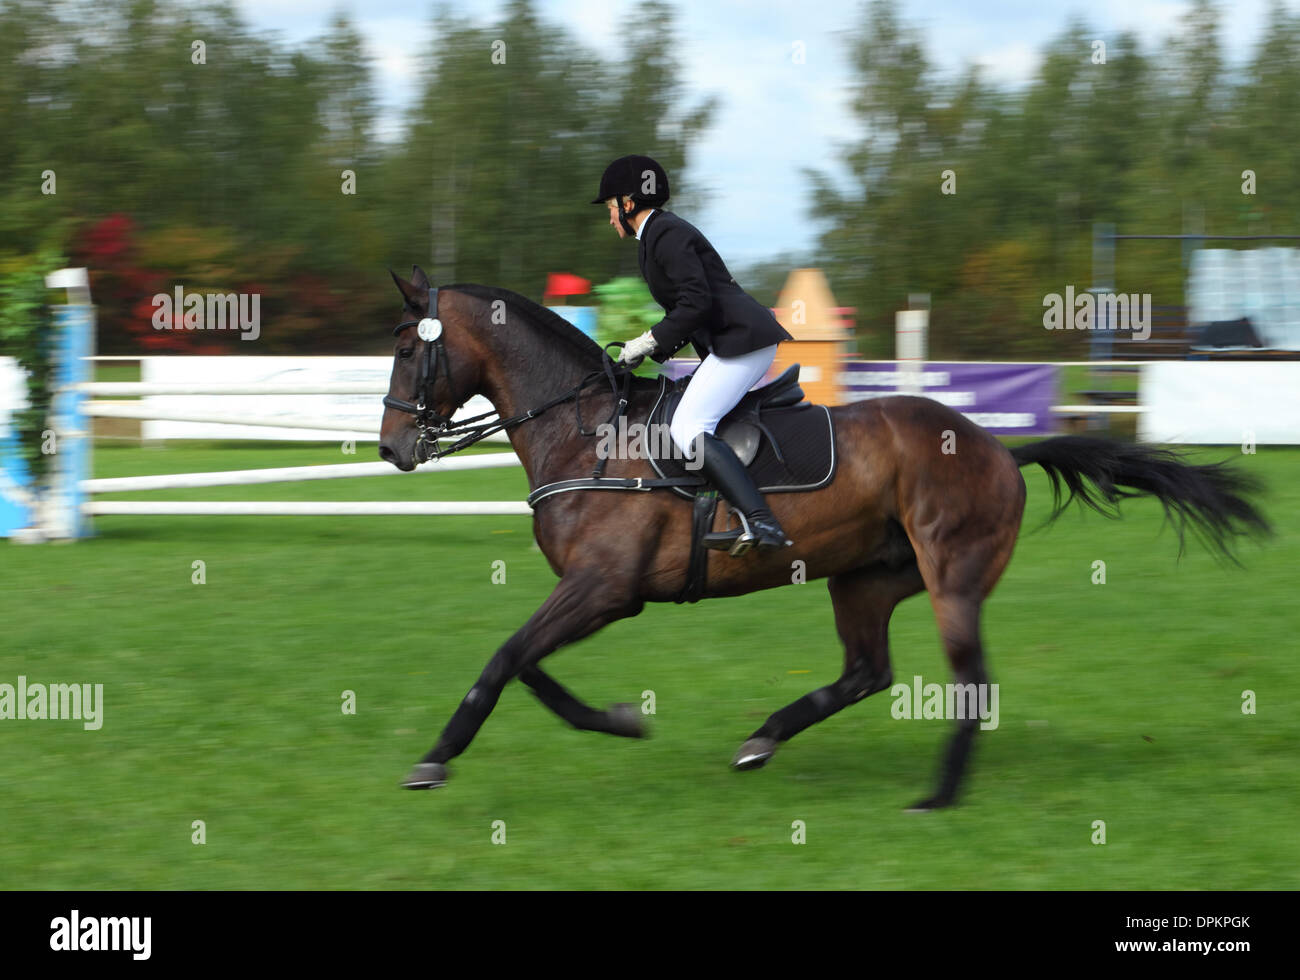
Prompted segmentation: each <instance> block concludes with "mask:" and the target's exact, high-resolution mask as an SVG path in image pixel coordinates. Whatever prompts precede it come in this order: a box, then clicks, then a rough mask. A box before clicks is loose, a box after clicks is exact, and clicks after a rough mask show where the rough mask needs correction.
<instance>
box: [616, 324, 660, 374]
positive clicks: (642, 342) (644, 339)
mask: <svg viewBox="0 0 1300 980" xmlns="http://www.w3.org/2000/svg"><path fill="white" fill-rule="evenodd" d="M657 346H658V344H657V343H656V342H655V337H654V334H652V333H651V332H650V331H649V330H647V331H646V332H645V333H643V334H642V335H641V336H640V337H637V338H636V339H635V340H629V341H628V342H627V343H626V344H624V345H623V353H621V354H619V355H618V363H619V364H626V365H627V366H628V367H636V366H637V365H638V364H640V363H641V361H642V360H643V359H644V358H645V356H646V355H647V354H649V353H651V352H652V351H653V350H654V349H655V347H657Z"/></svg>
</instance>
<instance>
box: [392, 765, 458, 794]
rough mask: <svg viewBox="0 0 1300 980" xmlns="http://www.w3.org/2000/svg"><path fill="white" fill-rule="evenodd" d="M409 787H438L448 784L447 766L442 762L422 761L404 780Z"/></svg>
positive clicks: (403, 783)
mask: <svg viewBox="0 0 1300 980" xmlns="http://www.w3.org/2000/svg"><path fill="white" fill-rule="evenodd" d="M402 785H403V786H404V787H406V788H407V789H437V788H438V787H439V786H445V785H447V767H446V766H444V765H443V764H442V763H441V762H421V763H420V764H419V765H417V766H416V767H415V768H413V769H412V770H411V773H410V775H409V776H407V777H406V778H405V779H404V780H402Z"/></svg>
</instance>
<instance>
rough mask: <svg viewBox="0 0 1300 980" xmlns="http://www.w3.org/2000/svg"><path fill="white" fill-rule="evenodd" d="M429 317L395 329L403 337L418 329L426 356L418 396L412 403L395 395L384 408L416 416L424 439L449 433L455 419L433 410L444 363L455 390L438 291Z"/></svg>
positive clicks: (431, 298) (433, 295)
mask: <svg viewBox="0 0 1300 980" xmlns="http://www.w3.org/2000/svg"><path fill="white" fill-rule="evenodd" d="M428 311H429V312H428V315H427V316H425V317H423V318H422V319H419V320H404V321H402V322H401V323H399V324H398V325H397V326H395V327H394V328H393V336H394V337H396V336H398V335H400V334H401V332H402V331H403V330H405V329H406V328H407V327H415V328H416V334H417V335H418V336H419V338H420V339H421V340H423V341H424V356H423V357H421V358H420V375H419V377H418V378H417V379H416V382H415V393H414V394H413V395H411V401H409V402H408V401H402V399H400V398H394V397H393V396H392V395H385V396H384V407H385V408H392V409H396V410H397V411H399V412H405V413H406V414H407V415H414V416H415V424H416V425H417V426H418V427H419V429H420V433H421V436H423V434H424V432H425V431H426V430H427V429H431V428H440V429H445V428H447V426H448V425H450V424H451V417H450V416H448V415H442V414H439V413H438V412H436V411H434V409H433V386H434V384H435V383H436V382H437V380H438V362H439V361H441V362H442V366H443V372H442V373H443V375H444V376H445V377H446V379H447V387H448V388H450V387H451V363H450V362H449V361H448V359H447V347H446V345H445V344H444V343H443V340H442V321H441V320H439V319H438V287H437V286H430V287H429V305H428Z"/></svg>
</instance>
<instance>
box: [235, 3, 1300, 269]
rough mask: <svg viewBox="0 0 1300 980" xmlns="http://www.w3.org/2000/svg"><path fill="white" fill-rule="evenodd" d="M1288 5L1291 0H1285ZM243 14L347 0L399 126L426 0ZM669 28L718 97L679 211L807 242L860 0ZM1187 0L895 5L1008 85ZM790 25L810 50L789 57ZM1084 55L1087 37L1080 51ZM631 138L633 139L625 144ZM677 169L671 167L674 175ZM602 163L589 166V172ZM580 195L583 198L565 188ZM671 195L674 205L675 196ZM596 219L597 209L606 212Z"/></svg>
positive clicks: (732, 237)
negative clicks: (813, 188) (1079, 26)
mask: <svg viewBox="0 0 1300 980" xmlns="http://www.w3.org/2000/svg"><path fill="white" fill-rule="evenodd" d="M1285 2H1286V5H1287V6H1288V7H1289V8H1291V9H1293V10H1294V9H1295V8H1296V5H1297V3H1300V0H1285ZM239 4H240V6H241V8H242V9H243V12H244V14H245V16H246V18H247V19H248V21H249V22H250V23H251V24H252V25H253V26H254V27H255V28H257V29H259V30H267V31H274V32H275V33H277V34H279V35H280V36H281V37H282V38H284V39H285V40H288V41H290V42H302V41H306V40H308V39H309V38H312V37H314V36H316V35H318V34H320V33H322V32H323V31H324V29H325V28H326V26H327V24H328V22H329V20H330V19H331V17H332V16H333V14H334V13H335V12H337V11H339V10H346V11H347V12H348V13H349V14H350V15H351V17H352V19H353V21H354V22H355V23H356V24H357V26H358V28H359V29H360V31H361V32H362V34H363V35H364V36H365V37H366V39H367V47H368V53H369V54H370V55H371V56H372V57H373V59H374V66H375V69H376V72H377V81H378V89H379V92H380V93H381V96H382V97H383V99H384V105H385V131H386V132H387V133H390V134H391V133H395V132H396V129H397V127H396V125H395V124H396V121H397V119H398V118H399V113H400V111H401V109H402V107H403V106H404V105H405V104H407V103H408V102H409V101H410V100H411V99H413V98H414V93H415V92H416V90H417V89H418V87H419V81H420V70H421V59H422V55H421V51H422V50H425V49H426V48H427V47H428V46H429V45H430V44H431V43H432V40H431V32H430V30H429V27H428V26H427V25H428V23H429V20H430V16H431V13H432V10H433V6H432V5H431V4H429V3H422V2H411V0H406V2H397V0H239ZM448 5H449V6H450V7H451V9H453V10H455V11H457V12H458V13H460V14H461V15H463V16H466V17H468V18H470V19H472V20H474V21H477V22H480V23H483V24H489V23H495V22H496V20H497V17H498V14H499V12H500V11H501V9H502V8H503V7H504V3H503V2H500V0H449V3H448ZM675 6H676V7H677V11H678V15H677V16H678V35H677V37H675V38H671V39H666V43H669V44H672V45H673V46H674V49H675V53H676V55H677V58H678V60H679V61H680V63H681V65H682V69H683V76H684V81H685V83H686V89H687V93H688V99H689V101H690V102H691V103H694V102H698V101H699V99H700V98H701V97H703V96H704V95H707V94H712V95H716V96H717V97H718V98H719V99H720V106H719V109H718V113H717V115H716V117H715V123H714V125H713V127H712V129H711V130H710V131H709V132H708V133H707V134H706V135H705V136H704V138H703V139H702V140H701V141H700V142H699V143H698V144H697V147H696V152H695V156H694V158H693V159H692V161H691V170H690V172H689V173H688V174H687V175H685V176H686V177H688V178H689V183H690V185H691V189H692V190H693V191H695V192H697V193H698V200H699V201H700V202H701V204H700V206H699V207H697V208H694V209H692V210H691V211H690V212H689V213H688V212H686V211H683V212H682V213H683V216H684V217H686V218H687V219H688V220H690V221H692V222H693V223H695V224H696V225H697V226H699V227H700V229H701V230H702V231H703V232H704V233H705V234H706V235H707V236H708V237H709V238H710V240H711V241H712V242H713V243H714V245H715V246H716V247H717V248H718V251H719V252H720V253H721V254H722V256H723V258H724V259H725V260H726V261H727V263H728V264H729V265H731V266H732V267H733V268H740V267H743V266H744V265H746V264H747V263H750V262H754V261H758V260H761V259H763V258H767V257H770V256H773V255H776V254H779V253H783V252H800V251H803V252H809V253H810V252H811V249H812V245H813V243H814V241H815V237H816V233H817V227H816V226H815V225H814V224H813V223H812V222H810V221H809V219H808V217H807V207H808V199H807V190H808V188H807V185H806V182H805V181H804V180H803V178H802V176H801V173H802V170H803V169H804V168H806V167H812V168H817V169H822V170H827V171H828V172H830V173H831V174H832V175H833V176H834V175H836V173H837V166H838V165H837V162H836V153H835V150H836V146H837V145H838V141H840V140H843V139H844V138H845V137H846V135H847V134H851V133H853V132H854V127H853V123H852V120H851V117H850V116H849V113H848V111H847V94H846V86H847V84H848V82H849V80H850V72H849V66H848V62H847V50H846V35H847V33H848V32H849V31H850V30H851V29H853V28H854V27H855V26H856V25H857V24H858V23H859V22H860V17H861V14H860V12H861V9H862V3H861V0H811V2H791V0H782V2H776V0H696V2H685V3H678V4H676V5H675ZM1187 7H1188V4H1186V3H1184V2H1177V0H1089V2H1088V3H1086V4H1085V3H1077V2H1070V3H1055V2H1052V0H1047V2H1043V0H1033V2H1031V0H1006V2H1001V3H996V2H989V0H965V2H963V0H904V2H903V4H902V7H901V9H902V15H903V19H904V20H905V21H906V22H907V23H909V24H912V25H915V26H916V27H918V28H920V29H921V30H922V32H923V34H924V38H925V46H926V53H927V56H928V57H929V59H930V61H931V62H932V63H933V64H936V65H938V66H939V67H940V68H942V69H944V70H947V71H952V72H956V71H958V70H960V69H961V68H963V66H965V65H968V64H971V63H977V64H980V65H982V66H984V68H985V71H986V77H987V78H989V79H990V80H992V81H995V82H999V83H1001V84H1004V85H1007V86H1018V85H1021V84H1024V83H1025V82H1026V81H1028V80H1029V79H1031V78H1032V77H1033V74H1034V71H1035V68H1036V65H1037V53H1038V52H1039V51H1040V50H1041V49H1042V48H1043V46H1044V45H1045V44H1046V42H1047V41H1048V40H1050V39H1051V38H1053V37H1054V36H1056V35H1057V34H1059V33H1060V32H1061V31H1062V30H1063V29H1064V28H1065V26H1066V24H1067V23H1068V22H1069V20H1070V18H1071V17H1072V16H1073V17H1077V18H1078V19H1079V20H1081V21H1082V22H1083V23H1085V24H1087V25H1088V26H1089V27H1090V28H1093V29H1095V31H1096V33H1097V36H1098V37H1102V38H1106V37H1110V36H1113V35H1114V34H1117V33H1119V32H1120V31H1123V30H1131V31H1134V32H1136V33H1138V35H1139V36H1140V37H1141V38H1142V39H1143V43H1144V45H1145V46H1146V48H1147V50H1148V51H1154V50H1155V49H1156V47H1157V46H1158V45H1159V44H1161V43H1162V42H1163V40H1164V39H1165V38H1166V37H1168V36H1169V35H1170V34H1171V33H1174V32H1176V31H1177V29H1178V25H1179V23H1180V21H1181V19H1182V17H1183V15H1184V13H1185V11H1186V10H1187ZM539 8H540V9H541V10H542V11H543V15H544V16H545V17H546V19H548V20H549V21H551V22H552V23H556V24H559V25H562V26H564V27H565V28H567V29H568V30H570V31H571V32H573V33H574V34H575V35H576V36H577V37H578V38H579V39H580V40H581V41H583V42H584V43H585V44H587V45H588V46H589V47H591V48H593V49H595V50H596V51H598V52H601V53H602V54H604V55H605V56H606V57H613V56H614V54H615V53H616V51H617V46H616V45H615V43H614V39H615V37H616V35H617V31H618V25H619V24H620V23H623V22H627V21H630V20H631V17H632V14H633V11H634V10H635V9H636V4H635V3H634V2H632V0H542V2H541V3H540V4H539ZM1222 9H1224V10H1225V11H1226V12H1225V14H1224V16H1223V19H1222V23H1223V33H1222V40H1223V43H1224V45H1225V49H1226V54H1227V56H1228V58H1229V60H1231V61H1240V60H1242V59H1244V58H1246V57H1248V56H1249V54H1250V52H1251V50H1252V48H1253V46H1254V44H1255V43H1256V41H1257V40H1258V38H1259V35H1260V30H1261V28H1262V25H1263V23H1264V21H1265V18H1266V14H1267V9H1268V7H1267V0H1236V2H1234V3H1232V4H1231V6H1229V7H1224V8H1222ZM795 41H803V42H804V44H805V46H806V63H805V64H803V65H794V64H792V59H791V56H790V55H791V50H792V44H793V42H795ZM1081 57H1086V52H1084V53H1082V54H1081ZM638 150H639V148H636V147H629V148H628V150H627V151H628V152H637V151H638ZM670 176H673V175H670ZM598 178H599V175H598V174H593V175H592V183H593V186H594V184H595V183H596V181H597V180H598ZM574 206H575V207H584V206H586V201H585V200H583V201H575V202H574ZM670 206H671V205H670ZM592 220H601V221H603V220H604V217H603V212H602V213H601V214H600V215H595V214H593V219H592Z"/></svg>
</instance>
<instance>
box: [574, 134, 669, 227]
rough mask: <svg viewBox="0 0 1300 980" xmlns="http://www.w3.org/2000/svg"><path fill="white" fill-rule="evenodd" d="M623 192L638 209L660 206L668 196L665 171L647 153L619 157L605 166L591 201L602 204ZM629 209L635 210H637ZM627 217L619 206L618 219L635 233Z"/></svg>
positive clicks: (621, 194)
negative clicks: (597, 190) (596, 192)
mask: <svg viewBox="0 0 1300 980" xmlns="http://www.w3.org/2000/svg"><path fill="white" fill-rule="evenodd" d="M625 194H626V195H627V196H629V197H631V198H632V200H633V201H634V202H635V203H636V205H637V208H636V210H637V211H640V210H641V209H642V208H657V207H661V206H662V205H663V204H664V203H665V202H666V201H667V200H668V174H667V173H665V172H664V168H663V167H661V166H659V164H657V163H655V161H654V160H652V159H650V157H645V156H640V155H638V154H632V155H630V156H625V157H619V158H618V159H617V160H615V161H614V162H613V163H611V164H610V165H609V166H608V167H606V168H605V172H604V173H603V174H602V175H601V178H600V191H599V193H598V194H597V195H596V199H595V200H594V201H592V202H591V203H592V204H604V203H605V202H606V201H608V200H609V199H610V198H611V197H617V198H620V199H621V198H622V197H623V196H624V195H625ZM632 213H633V214H635V213H636V211H634V212H632ZM627 218H628V216H627V214H626V212H624V211H623V209H622V207H620V208H619V209H618V220H619V223H620V224H621V225H622V226H623V230H624V231H626V232H627V233H628V234H629V235H635V234H636V230H635V229H634V228H633V227H632V226H631V225H630V224H629V223H628V220H627Z"/></svg>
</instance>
